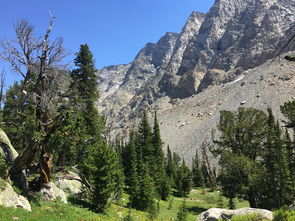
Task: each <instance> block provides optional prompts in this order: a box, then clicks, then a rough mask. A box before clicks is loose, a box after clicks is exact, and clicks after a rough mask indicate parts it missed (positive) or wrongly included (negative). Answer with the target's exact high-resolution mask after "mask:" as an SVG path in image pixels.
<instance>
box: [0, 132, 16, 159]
mask: <svg viewBox="0 0 295 221" xmlns="http://www.w3.org/2000/svg"><path fill="white" fill-rule="evenodd" d="M0 155H2V156H4V159H5V161H6V162H7V163H12V162H13V161H14V160H15V158H17V156H18V153H17V152H16V150H15V149H14V147H13V146H12V145H11V143H10V140H9V138H8V137H7V135H6V133H5V132H4V131H3V130H2V129H0Z"/></svg>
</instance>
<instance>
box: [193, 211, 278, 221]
mask: <svg viewBox="0 0 295 221" xmlns="http://www.w3.org/2000/svg"><path fill="white" fill-rule="evenodd" d="M247 214H257V215H259V217H260V218H261V219H268V220H272V219H273V214H272V212H271V211H269V210H265V209H255V208H242V209H237V210H229V209H218V208H211V209H209V210H207V211H205V212H203V213H201V214H200V215H199V217H198V219H197V221H218V220H219V219H224V220H230V219H231V218H232V217H233V216H242V215H247Z"/></svg>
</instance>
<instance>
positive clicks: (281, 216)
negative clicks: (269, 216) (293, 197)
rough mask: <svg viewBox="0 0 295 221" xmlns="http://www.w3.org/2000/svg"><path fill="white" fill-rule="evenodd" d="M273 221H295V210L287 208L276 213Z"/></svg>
mask: <svg viewBox="0 0 295 221" xmlns="http://www.w3.org/2000/svg"><path fill="white" fill-rule="evenodd" d="M273 221H295V210H289V209H288V207H287V206H285V207H282V208H281V209H279V210H276V211H275V212H274V219H273Z"/></svg>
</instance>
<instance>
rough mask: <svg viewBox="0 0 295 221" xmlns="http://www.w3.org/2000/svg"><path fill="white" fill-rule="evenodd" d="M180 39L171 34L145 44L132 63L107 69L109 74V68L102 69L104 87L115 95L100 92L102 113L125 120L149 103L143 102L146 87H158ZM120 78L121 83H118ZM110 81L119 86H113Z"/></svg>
mask: <svg viewBox="0 0 295 221" xmlns="http://www.w3.org/2000/svg"><path fill="white" fill-rule="evenodd" d="M177 37H178V34H175V33H169V32H168V33H166V35H165V36H163V37H162V38H161V39H160V40H159V41H158V42H157V43H156V44H153V43H148V44H146V46H145V47H144V48H143V49H142V50H141V51H140V52H139V53H138V55H137V56H136V58H135V59H134V61H133V62H131V64H129V65H121V66H111V67H108V69H109V73H110V74H109V75H108V74H107V71H106V69H102V70H101V71H100V73H104V79H106V80H105V81H104V85H105V86H104V88H106V87H107V86H106V85H108V86H110V87H109V89H108V91H112V93H108V94H106V91H103V92H102V93H101V99H100V101H99V103H98V108H99V110H100V111H104V114H106V115H108V116H110V117H115V118H117V119H121V120H122V118H124V117H125V116H124V115H125V113H126V112H130V111H131V110H132V109H134V108H135V107H137V106H138V105H139V104H142V105H143V104H146V103H145V102H144V101H141V100H140V99H141V98H143V97H147V96H146V95H144V93H147V91H146V90H145V88H147V87H148V86H147V85H149V86H151V85H155V84H156V83H157V82H158V81H159V79H160V78H161V71H160V70H161V68H162V67H164V66H166V65H167V64H168V62H169V61H170V58H171V55H172V53H173V49H174V46H175V42H176V40H177ZM100 73H98V74H100ZM115 75H117V76H118V77H116V76H115ZM106 76H108V77H106ZM117 78H118V79H119V80H116V79H117ZM111 81H112V82H114V81H115V82H117V83H116V84H114V83H110V82H111ZM148 88H149V89H152V87H148ZM153 100H154V99H153ZM147 104H148V105H149V104H150V102H149V103H147ZM143 107H146V106H143ZM143 107H142V108H143ZM106 108H107V109H106ZM127 115H128V114H127Z"/></svg>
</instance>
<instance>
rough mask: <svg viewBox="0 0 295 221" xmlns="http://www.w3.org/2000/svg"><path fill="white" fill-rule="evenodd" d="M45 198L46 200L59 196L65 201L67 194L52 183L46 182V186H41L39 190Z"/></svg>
mask: <svg viewBox="0 0 295 221" xmlns="http://www.w3.org/2000/svg"><path fill="white" fill-rule="evenodd" d="M40 192H41V193H42V194H43V196H44V198H45V200H47V201H53V200H55V199H57V198H60V200H61V201H62V202H64V203H67V202H68V200H67V195H66V194H65V192H64V191H63V190H62V189H60V188H58V187H57V186H56V185H55V184H54V183H52V182H51V183H48V184H47V186H46V187H43V188H42V189H41V191H40Z"/></svg>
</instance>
